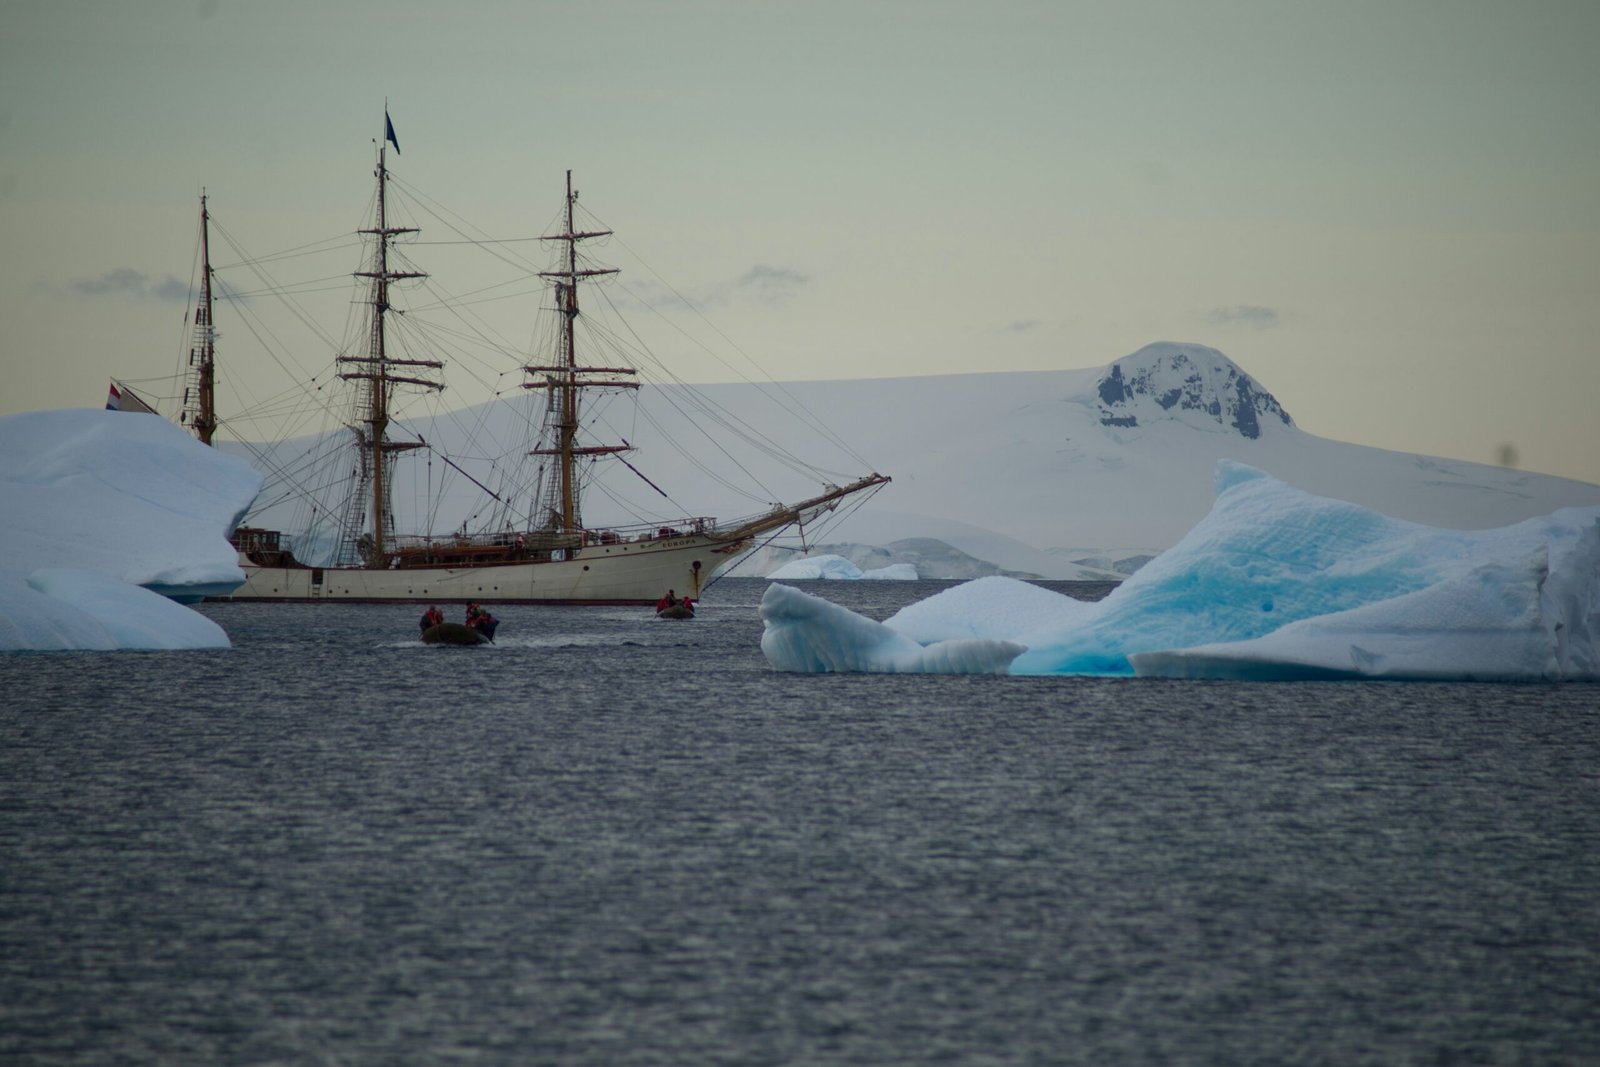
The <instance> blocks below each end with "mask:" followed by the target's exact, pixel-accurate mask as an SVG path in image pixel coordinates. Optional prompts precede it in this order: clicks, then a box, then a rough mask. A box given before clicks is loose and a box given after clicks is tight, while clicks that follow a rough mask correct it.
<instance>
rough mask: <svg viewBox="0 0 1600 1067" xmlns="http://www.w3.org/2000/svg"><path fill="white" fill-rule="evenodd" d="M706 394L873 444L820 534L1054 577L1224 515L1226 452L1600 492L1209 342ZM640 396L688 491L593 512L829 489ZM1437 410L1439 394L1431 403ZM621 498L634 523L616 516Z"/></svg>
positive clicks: (610, 491) (1419, 485)
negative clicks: (1433, 447) (1440, 449)
mask: <svg viewBox="0 0 1600 1067" xmlns="http://www.w3.org/2000/svg"><path fill="white" fill-rule="evenodd" d="M696 391H697V392H698V393H700V394H701V395H702V396H704V397H705V398H706V399H707V400H708V401H709V402H710V403H711V404H714V405H716V406H717V407H718V408H720V409H721V410H722V411H724V412H726V413H728V414H729V415H730V416H732V417H733V418H734V419H736V420H739V421H742V422H743V423H744V424H745V425H746V426H751V427H759V428H760V429H761V430H762V431H763V432H764V433H766V434H767V435H769V436H770V437H772V438H773V439H775V440H776V441H777V442H778V443H779V444H781V445H783V446H784V447H786V448H788V449H789V450H790V451H791V452H793V453H794V454H795V455H798V456H802V457H806V458H820V457H819V454H818V446H819V444H823V443H825V437H826V435H820V434H819V433H818V430H817V427H816V426H815V425H812V426H807V425H805V424H804V422H803V421H802V420H797V419H795V418H794V417H793V409H795V408H799V409H802V410H803V411H804V412H806V413H809V416H810V421H811V422H812V423H813V424H816V423H820V424H822V425H823V426H825V427H826V428H827V429H829V430H831V431H833V433H835V434H837V435H838V437H839V438H841V439H842V440H843V441H845V442H847V443H848V445H849V446H850V447H851V448H852V449H853V450H854V452H855V453H856V456H854V457H844V456H841V455H840V454H839V453H837V452H836V453H834V455H835V457H836V458H834V459H833V460H831V461H829V462H828V466H829V468H830V469H832V470H835V471H837V472H838V473H837V481H839V482H840V483H843V482H844V481H847V480H849V479H850V478H852V477H855V476H858V475H859V474H862V473H865V472H867V471H869V470H877V471H880V472H882V473H884V474H888V475H891V476H892V477H893V479H894V481H893V483H892V484H891V485H889V486H887V487H885V488H884V489H883V490H882V491H881V492H880V493H878V495H877V496H876V497H874V498H873V499H872V500H871V501H870V502H869V503H868V504H867V505H866V506H864V507H862V508H860V509H858V510H856V511H853V512H851V513H850V514H848V515H847V516H844V517H843V518H842V519H841V521H839V522H838V523H837V524H836V525H835V526H833V527H832V528H828V529H821V530H811V531H807V536H806V543H807V544H808V545H822V544H828V545H835V546H837V545H842V544H855V545H866V546H888V545H890V544H892V543H893V542H897V541H904V540H907V539H916V538H927V539H933V540H936V541H940V542H943V543H944V544H946V545H948V546H950V547H951V548H952V549H953V550H954V551H955V552H956V553H957V554H958V555H959V554H965V555H966V556H970V557H973V558H974V559H976V560H979V561H983V562H985V563H989V564H993V565H994V566H995V567H996V568H998V569H999V570H1001V571H1008V572H1014V573H1025V574H1038V575H1042V576H1045V577H1062V578H1070V577H1079V576H1082V573H1083V572H1082V570H1081V568H1080V566H1079V564H1077V563H1076V562H1075V561H1079V560H1082V561H1086V562H1088V563H1089V565H1091V566H1097V567H1103V565H1104V564H1110V565H1112V566H1113V567H1115V565H1116V563H1117V561H1119V560H1123V559H1128V558H1130V557H1136V556H1138V555H1141V554H1144V555H1148V554H1152V553H1154V552H1157V551H1159V550H1161V549H1164V548H1166V547H1168V546H1170V545H1172V544H1174V543H1175V542H1176V541H1177V540H1178V539H1179V538H1180V537H1181V536H1182V535H1183V534H1184V533H1186V532H1187V531H1188V530H1189V529H1190V528H1191V527H1193V526H1194V525H1195V524H1196V523H1197V522H1199V521H1200V519H1201V518H1203V517H1204V516H1205V515H1206V513H1207V512H1208V511H1209V510H1210V508H1211V504H1212V500H1213V496H1214V490H1213V472H1214V471H1215V469H1216V466H1217V461H1218V460H1223V459H1227V460H1234V461H1237V462H1241V463H1245V464H1248V465H1250V466H1252V467H1255V468H1257V469H1260V470H1263V471H1266V472H1267V473H1269V474H1271V475H1273V476H1274V477H1276V478H1279V479H1281V480H1282V481H1284V482H1287V483H1288V484H1290V485H1292V486H1295V487H1297V488H1299V489H1303V490H1305V491H1307V492H1310V493H1313V494H1316V495H1319V496H1326V497H1333V498H1335V499H1339V500H1345V501H1349V502H1352V503H1356V504H1360V505H1362V506H1364V507H1368V508H1371V509H1373V510H1375V511H1378V512H1381V513H1383V514H1385V515H1390V516H1393V517H1396V518H1402V519H1409V520H1412V521H1416V522H1423V523H1427V524H1430V525H1435V526H1444V527H1454V528H1461V529H1487V528H1491V527H1498V526H1504V525H1507V524H1509V523H1512V522H1516V521H1519V520H1522V519H1526V518H1530V517H1533V516H1537V515H1544V514H1548V513H1549V512H1551V511H1554V510H1555V509H1557V508H1561V507H1567V506H1575V505H1589V504H1595V503H1600V486H1595V485H1590V484H1588V483H1584V482H1577V481H1571V480H1568V479H1563V478H1556V477H1552V476H1549V475H1541V474H1533V473H1529V472H1525V471H1517V470H1509V469H1505V468H1500V467H1493V466H1488V465H1485V464H1478V463H1468V462H1464V461H1461V460H1451V459H1440V458H1436V457H1430V456H1420V455H1412V454H1408V453H1399V452H1390V451H1386V450H1383V449H1377V448H1370V447H1366V446H1363V445H1357V444H1349V443H1346V442H1342V441H1331V440H1328V439H1326V438H1321V437H1317V436H1315V435H1313V434H1310V433H1306V432H1305V431H1303V430H1301V429H1299V428H1298V427H1297V426H1296V425H1295V424H1294V421H1293V420H1292V419H1291V418H1290V417H1289V414H1288V413H1287V412H1285V411H1284V410H1283V407H1282V405H1281V404H1279V402H1278V401H1277V399H1276V398H1274V397H1273V396H1272V394H1271V392H1270V391H1268V389H1267V388H1266V387H1265V386H1264V385H1263V384H1261V383H1260V382H1258V381H1256V380H1255V379H1254V378H1253V377H1251V376H1250V375H1249V374H1247V373H1246V372H1245V371H1244V370H1243V369H1241V368H1240V367H1238V366H1237V365H1236V364H1234V363H1233V362H1232V361H1231V360H1229V359H1228V358H1227V357H1226V356H1224V355H1223V354H1222V353H1221V352H1218V351H1217V350H1215V349H1212V348H1207V347H1204V346H1202V345H1193V344H1173V343H1165V342H1164V343H1158V344H1152V345H1148V346H1146V347H1145V348H1142V349H1140V350H1139V351H1137V352H1135V353H1133V354H1132V355H1128V356H1124V357H1123V358H1121V359H1118V360H1116V361H1115V362H1113V363H1111V364H1109V365H1107V366H1103V367H1096V368H1089V369H1082V370H1060V371H1025V372H1009V373H989V374H962V375H943V376H933V377H920V378H879V379H866V380H852V381H820V382H817V381H813V382H788V383H783V384H782V385H781V386H776V387H774V386H772V385H766V386H764V387H759V386H756V385H750V384H725V385H709V386H697V387H696ZM638 392H639V395H638V402H639V409H638V411H637V413H634V414H630V415H629V416H627V421H626V422H624V421H623V418H624V416H622V415H621V414H620V409H618V412H610V411H607V412H602V413H601V416H600V417H601V418H603V419H605V420H607V427H608V428H609V430H610V432H611V433H612V434H613V436H616V437H622V438H626V439H627V440H628V441H629V442H630V443H632V444H633V445H635V446H637V448H638V451H637V452H636V453H634V454H633V455H632V456H631V457H630V461H631V462H632V463H633V465H634V467H635V468H637V470H638V472H639V474H641V475H643V476H645V477H648V478H649V479H650V482H652V483H654V485H657V486H661V487H663V488H664V489H665V490H666V491H667V492H668V493H670V495H671V502H670V503H669V502H667V501H664V500H663V499H662V498H661V497H660V496H659V495H657V493H656V492H655V490H654V488H653V487H651V486H649V485H647V484H646V483H644V482H643V481H641V480H640V479H639V478H637V477H636V476H635V474H634V473H633V472H632V471H630V470H629V469H627V468H620V467H619V468H618V469H616V470H613V471H611V472H609V473H607V474H605V475H603V476H601V477H600V478H599V480H598V482H597V489H598V491H591V493H590V494H589V496H588V498H587V500H588V503H587V505H586V506H587V511H586V515H585V518H586V521H587V522H588V523H589V524H591V525H594V526H601V525H604V524H607V523H621V522H625V521H631V518H629V516H628V514H627V513H626V512H625V511H623V504H624V503H628V504H631V505H632V507H633V508H634V509H635V510H636V511H637V512H639V513H641V514H645V515H650V514H651V509H654V511H655V512H656V513H659V514H660V516H661V517H662V518H663V519H669V518H675V517H681V516H682V515H684V514H694V515H714V516H717V517H719V518H731V517H734V516H738V515H744V514H749V513H751V512H754V511H757V510H761V508H762V507H763V506H764V505H765V503H766V502H767V501H768V500H781V499H789V500H793V499H799V498H801V497H804V496H807V495H809V494H810V493H812V492H814V491H815V488H816V484H815V482H814V481H804V480H801V479H799V478H798V477H797V475H796V474H795V473H794V472H791V471H788V470H786V469H785V468H783V467H781V466H779V465H777V464H775V463H774V464H770V465H768V466H763V465H762V464H763V463H764V462H766V459H765V456H764V454H762V453H761V452H759V451H758V450H755V449H751V448H748V447H744V448H739V449H735V450H731V451H729V452H725V453H722V454H721V455H719V454H718V453H717V452H716V450H714V449H706V448H697V447H696V446H697V445H699V444H701V440H700V438H701V434H702V431H703V430H705V429H706V427H703V426H701V425H698V424H697V422H696V420H695V419H694V418H693V417H692V416H690V415H687V414H686V412H691V411H694V410H696V409H695V408H694V407H693V406H692V405H690V404H688V403H686V402H685V399H684V396H683V393H682V389H681V387H673V386H659V387H650V388H646V389H641V390H639V391H638ZM1427 402H1439V401H1438V399H1437V398H1418V403H1427ZM630 410H631V409H630ZM526 417H527V416H526V413H519V412H517V411H513V410H511V405H504V406H503V407H502V408H500V409H491V408H490V407H487V406H485V407H481V408H473V409H469V410H467V411H465V412H456V413H453V414H452V415H451V416H450V417H447V418H440V419H438V420H436V421H434V422H432V423H423V424H412V425H410V426H408V427H407V429H409V430H411V431H412V432H418V433H421V434H423V435H424V436H426V437H427V439H428V440H430V441H432V442H435V443H437V444H440V445H442V446H444V447H445V449H446V450H447V451H449V450H450V449H451V446H452V445H454V444H456V443H457V442H456V440H455V438H457V437H459V432H458V430H457V427H463V426H480V425H484V424H489V425H491V426H492V425H493V424H494V423H496V422H497V421H503V422H504V423H505V424H506V425H505V427H504V431H503V432H504V434H505V436H507V437H509V436H511V432H512V425H511V424H512V423H513V422H514V421H515V420H516V419H518V418H524V419H525V418H526ZM497 432H498V431H497ZM691 457H693V458H691ZM708 457H709V460H710V463H709V466H708V465H707V458H708ZM719 463H720V464H722V466H721V468H720V469H719V468H718V466H717V465H718V464H719ZM735 465H737V466H738V467H739V468H741V471H740V473H742V472H743V471H744V470H745V469H748V470H750V471H752V472H754V473H756V474H757V475H758V476H760V477H761V478H762V479H763V484H764V485H766V486H768V487H769V488H770V494H771V495H770V496H767V497H752V496H750V495H748V494H746V495H739V494H738V493H736V492H735V491H734V490H733V489H732V488H731V484H732V483H733V482H734V481H735V480H736V479H734V478H732V477H730V476H729V475H730V472H731V470H732V468H733V467H734V466H735ZM743 481H744V482H745V484H748V478H745V479H743ZM464 488H469V487H464ZM397 507H400V505H398V504H397ZM611 508H616V509H617V511H618V514H617V516H616V517H611V516H609V515H608V514H607V511H608V510H609V509H611ZM402 510H403V509H402ZM466 514H467V513H466V511H465V510H464V509H463V511H462V513H461V514H460V515H457V516H456V517H455V518H453V519H452V518H451V517H450V509H449V507H448V506H447V507H446V508H444V509H443V510H442V511H441V512H440V513H439V515H440V525H448V524H450V523H452V522H456V521H459V520H460V519H461V518H463V517H465V516H466ZM791 543H792V542H791ZM952 558H954V557H952ZM919 572H920V569H919ZM929 576H935V575H929ZM952 576H957V575H955V574H952Z"/></svg>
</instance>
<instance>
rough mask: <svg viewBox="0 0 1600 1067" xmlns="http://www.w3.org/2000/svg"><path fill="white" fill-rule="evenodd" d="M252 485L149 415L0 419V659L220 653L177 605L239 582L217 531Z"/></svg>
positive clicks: (232, 556)
mask: <svg viewBox="0 0 1600 1067" xmlns="http://www.w3.org/2000/svg"><path fill="white" fill-rule="evenodd" d="M260 488H261V476H260V475H259V474H258V473H256V472H255V471H254V470H252V469H251V468H250V466H249V465H248V464H247V463H245V462H244V461H243V460H241V459H238V458H236V457H231V456H225V455H223V454H221V453H219V452H217V451H215V450H214V449H210V448H207V447H205V446H204V445H201V444H200V443H198V442H197V441H195V440H194V439H193V438H191V437H189V436H188V435H187V434H185V433H184V432H183V431H182V430H180V429H178V428H177V427H176V426H174V425H172V424H171V423H168V422H166V421H165V420H163V419H161V418H159V417H157V416H154V415H142V414H133V413H129V412H114V411H96V410H71V411H37V412H28V413H25V414H20V415H7V416H4V417H0V500H4V503H5V506H4V509H3V510H0V650H12V651H14V650H29V649H31V650H56V649H118V648H123V649H157V648H209V647H217V646H222V647H226V646H227V644H228V638H227V635H226V634H224V633H223V632H222V629H221V628H220V627H219V626H217V625H216V624H215V623H213V622H212V621H211V620H209V619H207V618H205V616H203V615H200V614H198V613H197V612H194V611H191V610H189V609H188V608H185V607H183V606H181V604H179V603H176V602H175V601H178V600H185V601H196V600H199V599H201V598H203V597H206V596H217V595H223V594H226V593H227V592H229V591H231V590H232V589H234V588H235V587H237V586H238V585H239V583H240V582H242V581H243V580H244V573H243V572H242V571H241V570H240V569H239V565H238V554H237V553H236V552H235V551H234V549H233V547H232V546H231V545H230V544H229V543H228V540H227V535H228V533H229V532H230V531H231V530H232V529H233V527H234V525H235V524H236V523H237V522H238V521H239V518H240V516H242V515H243V514H244V512H245V510H246V509H247V508H248V507H249V506H250V503H251V501H252V500H254V498H255V495H256V493H257V492H258V491H259V490H260Z"/></svg>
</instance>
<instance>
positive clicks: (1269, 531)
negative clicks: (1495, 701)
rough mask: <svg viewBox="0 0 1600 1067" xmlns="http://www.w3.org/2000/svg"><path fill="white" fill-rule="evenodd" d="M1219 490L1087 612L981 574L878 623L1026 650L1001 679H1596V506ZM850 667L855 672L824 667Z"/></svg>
mask: <svg viewBox="0 0 1600 1067" xmlns="http://www.w3.org/2000/svg"><path fill="white" fill-rule="evenodd" d="M1217 490H1218V492H1217V499H1216V502H1215V505H1214V506H1213V508H1212V511H1211V514H1210V515H1208V516H1207V517H1206V518H1205V519H1204V520H1202V521H1201V522H1200V524H1199V525H1197V526H1196V527H1195V528H1194V529H1193V530H1191V531H1190V532H1189V534H1188V535H1187V536H1186V537H1184V538H1183V540H1182V541H1180V542H1179V543H1178V544H1177V545H1176V546H1174V547H1173V548H1172V549H1170V550H1168V551H1167V552H1165V553H1163V554H1162V555H1161V556H1159V557H1158V558H1157V559H1155V560H1153V561H1152V562H1151V563H1149V564H1147V565H1146V566H1145V567H1144V568H1142V569H1141V570H1140V571H1138V572H1137V573H1136V574H1135V575H1133V577H1131V578H1130V579H1129V580H1128V581H1126V582H1124V583H1123V584H1122V585H1120V586H1119V587H1118V588H1117V589H1115V590H1114V591H1113V592H1112V593H1111V594H1110V595H1109V596H1107V597H1106V598H1105V599H1104V600H1102V601H1099V602H1098V603H1083V602H1078V601H1072V600H1071V599H1070V598H1067V597H1059V596H1057V595H1056V594H1053V593H1050V592H1049V591H1048V590H1043V589H1039V588H1038V587H1035V586H1028V585H1026V583H1021V582H1015V581H1012V580H1011V579H1005V578H985V579H981V580H980V581H976V582H970V583H967V584H965V585H962V586H957V587H955V588H954V589H951V590H948V591H946V592H944V593H941V594H939V595H938V596H934V597H930V598H929V599H927V600H925V601H922V602H920V603H918V604H913V605H910V606H909V607H907V608H905V609H903V610H902V611H901V612H900V613H899V614H897V615H895V616H894V617H893V618H891V619H889V620H888V621H887V622H886V623H884V624H873V625H882V626H883V628H884V629H885V630H887V631H888V632H889V633H890V634H892V635H894V636H895V637H897V638H904V639H905V640H907V641H911V642H912V643H914V644H917V645H918V646H919V647H921V646H922V645H924V644H927V643H930V642H945V641H950V640H953V639H963V640H991V641H1002V642H1010V643H1012V644H1014V645H1023V646H1026V648H1025V650H1023V651H1021V652H1019V653H1018V654H1017V656H1016V658H1015V659H1014V660H1012V661H1011V663H1010V666H1009V670H1010V672H1011V673H1013V674H1090V675H1128V674H1135V673H1136V674H1139V675H1141V676H1147V677H1150V676H1160V677H1183V678H1196V677H1204V678H1330V677H1334V678H1394V679H1450V680H1457V679H1469V680H1470V679H1483V680H1490V679H1493V680H1515V681H1537V680H1580V681H1596V680H1600V507H1583V508H1568V509H1564V510H1562V511H1558V512H1555V513H1553V514H1551V515H1548V516H1545V517H1543V518H1539V519H1531V520H1528V521H1526V522H1521V523H1517V524H1515V525H1513V526H1507V527H1504V528H1501V529H1497V530H1474V531H1461V530H1445V529H1439V528H1436V527H1429V526H1422V525H1419V524H1416V523H1409V522H1403V521H1400V520H1397V519H1390V518H1386V517H1384V516H1382V515H1379V514H1377V513H1376V512H1373V511H1370V510H1368V509H1365V508H1361V507H1358V506H1356V505H1353V504H1346V503H1342V502H1339V501H1334V500H1327V499H1324V498H1321V497H1316V496H1312V495H1310V494H1307V493H1303V492H1301V491H1299V490H1296V489H1293V488H1291V487H1289V486H1287V485H1284V484H1283V483H1281V482H1279V481H1277V480H1275V479H1273V478H1271V477H1269V476H1267V475H1265V474H1262V473H1261V472H1260V471H1257V470H1254V469H1253V468H1249V467H1245V466H1242V465H1240V464H1235V463H1228V462H1224V463H1221V464H1219V465H1218V469H1217ZM830 606H831V605H830ZM839 610H842V609H839ZM763 616H764V617H767V616H766V604H765V602H763ZM767 625H768V632H769V636H770V635H771V634H772V632H773V631H774V629H777V630H779V631H780V636H779V637H777V638H775V639H774V641H773V644H774V645H775V646H776V647H778V648H779V649H781V651H782V655H781V656H777V657H775V656H774V655H773V654H772V653H771V652H769V653H768V659H769V660H770V661H771V662H772V663H773V664H774V665H775V666H778V667H780V668H781V669H786V670H841V669H847V670H874V669H884V668H880V667H875V666H872V664H873V663H876V662H878V657H877V656H876V655H865V656H863V655H860V654H852V653H851V652H850V651H848V650H842V649H840V648H839V647H837V646H839V645H840V644H841V643H842V642H847V641H848V640H849V639H850V637H851V635H852V634H855V633H858V632H859V631H856V630H847V629H846V628H844V627H843V626H841V624H840V623H839V622H838V620H837V619H836V618H834V617H832V616H823V615H822V614H820V613H819V614H817V615H816V616H815V617H813V618H810V619H806V618H804V617H802V616H800V615H799V613H797V612H796V611H795V610H794V609H793V607H792V606H791V607H790V610H789V611H788V613H787V614H786V615H782V616H777V617H774V618H769V619H768V623H767ZM888 644H889V642H888V639H887V638H884V637H882V636H875V637H874V638H873V648H883V647H887V646H888ZM820 646H826V647H827V649H828V651H827V654H826V655H810V654H808V650H810V649H812V648H815V647H820ZM767 647H768V642H767V639H766V638H763V641H762V648H763V649H764V650H765V649H767ZM895 662H896V663H897V664H903V663H904V662H907V659H906V657H905V656H904V655H898V656H897V658H896V659H895ZM923 662H924V669H936V668H934V667H932V665H931V664H932V661H923ZM806 663H810V664H813V665H812V666H802V664H806ZM817 663H825V664H828V665H827V666H820V667H819V666H815V664H817ZM848 663H865V664H867V665H866V666H851V667H842V666H834V664H848ZM893 669H896V670H903V669H906V668H905V667H904V666H896V667H894V668H893Z"/></svg>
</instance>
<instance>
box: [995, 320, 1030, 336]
mask: <svg viewBox="0 0 1600 1067" xmlns="http://www.w3.org/2000/svg"><path fill="white" fill-rule="evenodd" d="M1038 326H1039V320H1038V319H1018V320H1016V321H1015V322H1008V323H1006V324H1005V326H1004V327H1002V329H1003V330H1004V331H1005V332H1006V333H1030V332H1032V331H1033V330H1035V329H1037V328H1038Z"/></svg>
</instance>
